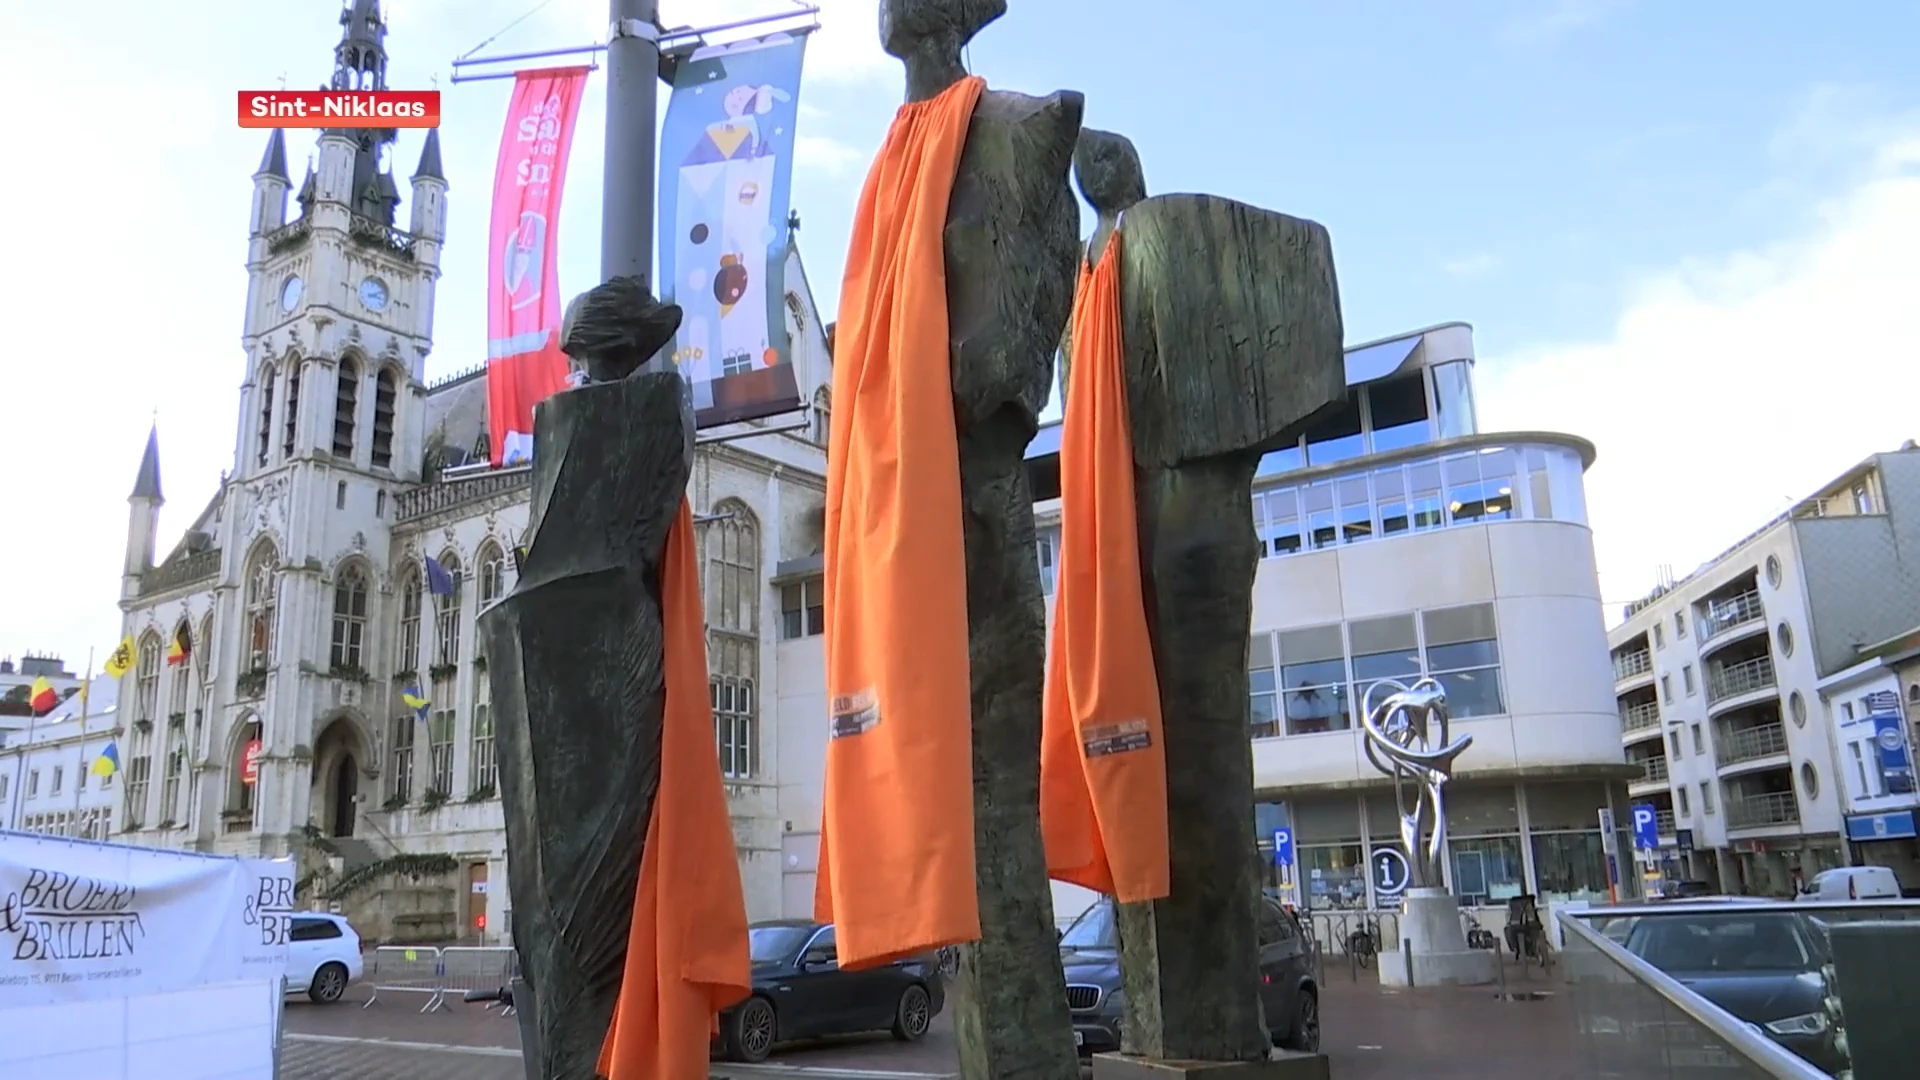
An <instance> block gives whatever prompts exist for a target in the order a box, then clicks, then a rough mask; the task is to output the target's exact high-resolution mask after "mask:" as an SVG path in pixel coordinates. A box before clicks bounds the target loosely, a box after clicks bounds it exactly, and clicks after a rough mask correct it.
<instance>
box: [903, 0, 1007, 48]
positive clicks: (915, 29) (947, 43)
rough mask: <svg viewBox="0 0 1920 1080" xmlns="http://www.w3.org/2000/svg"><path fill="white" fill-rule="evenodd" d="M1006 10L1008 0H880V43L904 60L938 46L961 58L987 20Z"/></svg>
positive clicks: (998, 15) (997, 16)
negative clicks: (961, 51)
mask: <svg viewBox="0 0 1920 1080" xmlns="http://www.w3.org/2000/svg"><path fill="white" fill-rule="evenodd" d="M1006 13H1007V0H880V47H881V48H883V49H885V50H886V51H887V55H889V56H893V57H898V58H899V59H902V60H905V59H906V58H907V57H908V56H910V55H912V54H913V53H915V52H919V51H922V50H924V49H928V48H932V47H934V46H936V45H937V46H938V48H939V51H941V52H946V53H951V54H952V56H953V58H954V59H958V58H959V55H960V50H961V49H962V48H964V47H965V46H966V44H967V42H969V41H972V40H973V35H975V34H977V33H979V32H980V30H981V28H982V27H984V26H986V25H987V24H988V23H990V22H992V21H993V20H995V19H997V18H999V17H1000V16H1002V15H1005V14H1006Z"/></svg>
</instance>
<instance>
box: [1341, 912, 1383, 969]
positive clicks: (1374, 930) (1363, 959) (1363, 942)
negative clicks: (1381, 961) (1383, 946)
mask: <svg viewBox="0 0 1920 1080" xmlns="http://www.w3.org/2000/svg"><path fill="white" fill-rule="evenodd" d="M1347 952H1348V953H1349V954H1351V955H1352V957H1353V959H1354V962H1355V963H1357V964H1359V965H1360V966H1361V967H1363V968H1370V967H1372V966H1373V960H1374V957H1376V956H1378V955H1379V953H1380V921H1379V920H1378V919H1376V918H1374V917H1373V916H1372V915H1363V916H1361V918H1360V926H1359V927H1358V928H1357V929H1355V930H1354V931H1353V932H1352V933H1350V934H1348V935H1347Z"/></svg>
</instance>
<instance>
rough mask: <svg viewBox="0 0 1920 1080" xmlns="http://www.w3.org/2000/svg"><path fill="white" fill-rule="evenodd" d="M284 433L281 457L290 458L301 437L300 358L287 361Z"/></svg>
mask: <svg viewBox="0 0 1920 1080" xmlns="http://www.w3.org/2000/svg"><path fill="white" fill-rule="evenodd" d="M283 427H284V433H283V434H282V435H281V438H280V456H281V457H287V458H290V457H292V456H293V451H294V448H295V447H296V446H298V445H299V443H298V441H297V440H298V438H299V435H300V358H299V357H298V356H294V357H289V358H288V360H287V414H286V423H285V424H284V425H283Z"/></svg>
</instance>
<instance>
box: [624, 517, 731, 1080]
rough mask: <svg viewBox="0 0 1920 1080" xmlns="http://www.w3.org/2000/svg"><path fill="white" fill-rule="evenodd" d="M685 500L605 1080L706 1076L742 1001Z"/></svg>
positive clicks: (674, 537)
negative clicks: (641, 846) (648, 808)
mask: <svg viewBox="0 0 1920 1080" xmlns="http://www.w3.org/2000/svg"><path fill="white" fill-rule="evenodd" d="M696 546H697V542H696V540H695V537H694V534H693V511H692V508H691V507H689V506H688V504H687V502H686V500H684V499H682V500H681V503H680V514H679V517H677V518H676V519H675V520H674V523H673V526H672V528H671V529H670V530H669V531H668V533H667V547H666V553H665V557H664V558H663V560H662V561H661V565H660V609H661V621H662V622H663V623H664V624H665V626H664V631H665V639H666V643H665V648H664V650H663V652H664V664H665V667H666V683H667V700H666V708H665V710H664V713H663V719H662V722H661V729H660V787H659V792H658V794H656V795H655V796H654V799H653V816H652V818H651V820H649V821H648V823H647V841H646V848H645V850H644V851H643V852H642V854H641V856H640V883H639V887H638V888H637V889H636V890H635V895H634V902H633V928H632V931H631V934H630V936H629V937H628V939H627V964H626V971H625V973H624V974H623V976H622V980H621V983H620V1000H619V1002H618V1003H617V1004H616V1005H615V1006H614V1010H613V1023H612V1025H611V1026H610V1027H609V1028H608V1029H607V1041H606V1043H605V1044H604V1045H603V1046H602V1047H601V1050H600V1066H599V1068H600V1074H601V1075H602V1076H605V1077H607V1078H608V1080H684V1078H686V1077H702V1076H705V1075H707V1055H708V1047H709V1043H710V1041H711V1039H712V1037H713V1032H714V1023H715V1018H716V1017H717V1015H718V1014H719V1012H720V1010H722V1009H725V1008H727V1007H728V1006H730V1005H732V1004H734V1003H735V1002H737V1001H739V1000H740V999H742V998H744V997H746V996H747V992H748V990H749V989H751V987H752V982H751V978H750V976H749V974H748V962H747V952H748V950H747V904H746V896H745V894H744V893H743V892H742V891H741V888H740V864H739V862H738V861H737V860H736V859H735V856H734V845H733V824H732V821H731V818H730V815H729V814H728V811H727V794H726V789H725V788H724V787H722V785H721V781H720V759H719V755H718V754H717V753H716V752H715V749H714V744H713V709H712V704H711V700H710V698H709V697H708V691H707V630H706V618H705V616H704V615H703V614H702V612H701V608H700V563H699V560H698V558H697V557H696V555H695V551H696Z"/></svg>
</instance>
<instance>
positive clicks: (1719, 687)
mask: <svg viewBox="0 0 1920 1080" xmlns="http://www.w3.org/2000/svg"><path fill="white" fill-rule="evenodd" d="M1773 685H1775V683H1774V675H1773V659H1772V658H1771V657H1767V656H1756V657H1754V658H1753V659H1751V660H1742V661H1740V662H1739V663H1737V664H1726V665H1723V666H1716V667H1713V668H1710V669H1708V674H1707V704H1709V705H1711V704H1713V703H1714V702H1717V701H1724V700H1726V699H1727V698H1730V697H1733V696H1735V695H1736V694H1745V693H1749V692H1751V691H1754V690H1765V689H1766V688H1767V687H1770V686H1773Z"/></svg>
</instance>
